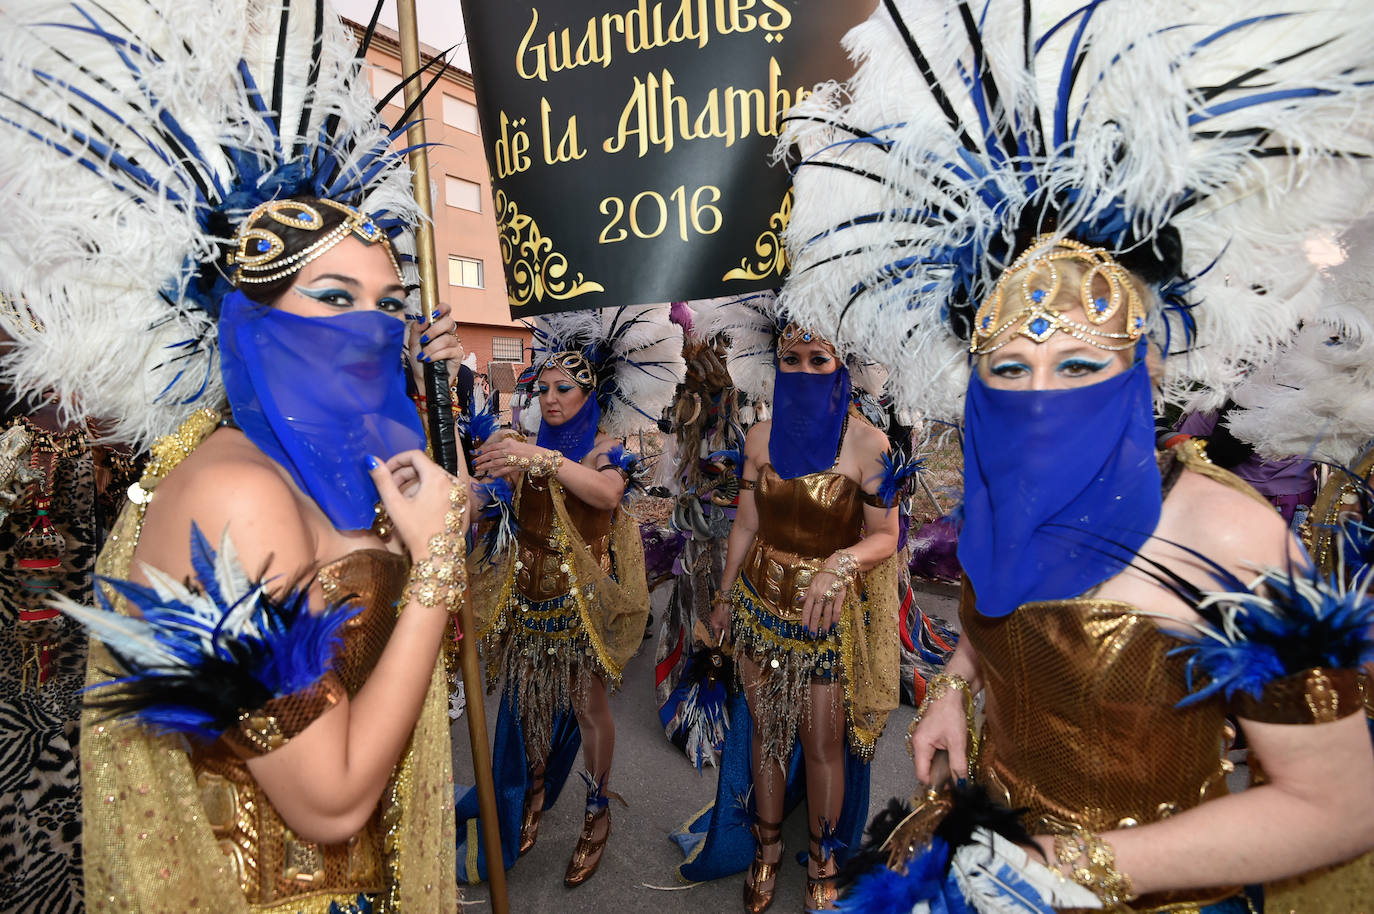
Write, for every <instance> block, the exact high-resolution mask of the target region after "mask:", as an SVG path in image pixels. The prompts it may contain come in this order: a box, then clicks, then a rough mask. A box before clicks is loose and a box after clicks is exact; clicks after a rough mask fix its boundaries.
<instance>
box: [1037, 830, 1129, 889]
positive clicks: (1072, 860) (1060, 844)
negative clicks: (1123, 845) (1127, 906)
mask: <svg viewBox="0 0 1374 914" xmlns="http://www.w3.org/2000/svg"><path fill="white" fill-rule="evenodd" d="M1054 856H1055V858H1056V859H1057V860H1058V861H1059V864H1060V865H1061V866H1062V867H1065V868H1067V869H1068V873H1069V875H1070V876H1071V877H1072V878H1073V881H1074V882H1076V883H1078V884H1079V885H1081V886H1083V887H1084V888H1085V889H1088V890H1089V891H1090V892H1092V893H1093V894H1094V895H1096V896H1097V897H1098V898H1100V899H1102V903H1103V904H1104V905H1119V904H1124V903H1125V902H1128V901H1130V900H1131V899H1133V898H1135V897H1136V896H1135V892H1134V888H1133V886H1132V885H1131V877H1130V876H1127V875H1126V874H1125V873H1123V872H1121V871H1120V870H1118V869H1117V868H1116V851H1114V850H1112V846H1111V845H1110V844H1108V843H1107V842H1106V841H1105V840H1103V838H1102V836H1101V835H1095V834H1093V833H1092V832H1090V831H1088V830H1087V829H1085V828H1082V827H1076V828H1074V830H1073V831H1072V832H1069V833H1067V834H1060V835H1055V836H1054Z"/></svg>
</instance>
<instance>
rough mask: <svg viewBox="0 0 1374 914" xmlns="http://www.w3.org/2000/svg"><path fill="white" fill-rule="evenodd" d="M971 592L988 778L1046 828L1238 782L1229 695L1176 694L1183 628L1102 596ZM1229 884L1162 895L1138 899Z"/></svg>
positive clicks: (1174, 804)
mask: <svg viewBox="0 0 1374 914" xmlns="http://www.w3.org/2000/svg"><path fill="white" fill-rule="evenodd" d="M966 595H967V594H966ZM971 604H972V601H970V600H967V599H966V600H965V601H963V605H962V606H961V608H960V618H961V620H962V622H963V629H964V636H965V637H967V638H969V639H970V642H971V643H972V645H973V647H974V649H975V651H976V652H977V654H978V660H979V668H980V670H981V671H982V673H983V677H984V686H985V690H984V694H985V695H986V696H987V699H986V702H987V703H986V707H985V711H986V720H985V722H984V725H983V745H982V748H981V750H980V754H979V759H978V772H977V780H978V781H979V782H980V783H982V784H983V785H984V786H986V787H987V788H988V789H989V790H990V792H991V793H992V796H993V798H994V799H996V800H999V801H1000V802H1002V803H1005V804H1006V805H1008V806H1011V807H1013V808H1022V807H1024V808H1027V809H1028V810H1029V812H1028V813H1027V815H1026V822H1027V825H1028V826H1029V827H1030V830H1031V831H1032V832H1033V833H1034V832H1045V831H1049V830H1051V829H1052V828H1053V827H1054V826H1056V825H1081V826H1083V827H1085V828H1087V829H1088V830H1089V831H1093V832H1102V831H1109V830H1112V829H1116V828H1122V827H1130V826H1133V825H1143V824H1146V823H1149V822H1155V821H1158V820H1160V819H1163V818H1165V817H1167V816H1170V815H1173V814H1174V813H1176V812H1179V811H1181V810H1185V809H1189V808H1191V807H1194V806H1197V805H1198V804H1199V803H1201V802H1202V801H1204V800H1207V799H1212V798H1214V797H1217V796H1220V795H1224V794H1225V793H1226V792H1227V789H1226V774H1227V772H1228V771H1229V769H1230V763H1229V762H1227V761H1225V759H1224V756H1223V751H1224V746H1223V739H1224V735H1223V731H1224V728H1225V725H1226V711H1227V708H1226V706H1225V705H1224V704H1223V703H1222V702H1221V701H1220V700H1217V699H1213V700H1210V701H1205V702H1201V703H1198V704H1196V705H1191V706H1189V707H1187V708H1179V707H1178V706H1177V705H1178V703H1179V702H1180V701H1181V700H1183V699H1184V698H1185V697H1186V696H1187V695H1188V693H1189V690H1188V688H1187V683H1186V681H1185V675H1184V663H1185V660H1184V658H1182V657H1178V656H1174V657H1170V656H1169V652H1170V651H1171V650H1172V649H1173V648H1175V647H1178V645H1179V643H1180V642H1179V641H1178V639H1176V638H1174V637H1171V636H1170V635H1168V634H1166V633H1164V632H1162V631H1160V629H1159V628H1157V627H1156V625H1155V622H1154V620H1152V619H1151V618H1149V617H1147V616H1145V615H1144V614H1142V613H1141V612H1139V611H1138V610H1137V609H1136V608H1135V607H1134V606H1131V605H1130V604H1127V603H1121V602H1117V601H1112V600H1097V599H1093V598H1090V597H1080V598H1076V599H1069V600H1053V601H1045V602H1041V603H1027V604H1025V605H1023V606H1021V607H1020V608H1018V609H1017V610H1016V611H1015V612H1014V613H1012V614H1011V615H1009V616H1005V617H1002V618H996V619H994V618H988V617H986V616H983V615H981V614H979V613H978V612H977V611H976V610H975V609H974V608H973V607H972V605H971ZM1228 894H1230V892H1229V891H1227V890H1224V889H1223V890H1210V891H1198V892H1189V893H1170V894H1169V895H1168V896H1167V897H1166V896H1163V895H1155V896H1149V897H1146V898H1142V899H1140V900H1139V901H1138V902H1135V903H1134V907H1135V908H1136V909H1139V910H1144V909H1148V908H1150V907H1152V906H1156V905H1161V904H1164V903H1166V902H1171V901H1183V900H1203V899H1204V897H1205V898H1207V899H1216V898H1224V897H1226V896H1227V895H1228Z"/></svg>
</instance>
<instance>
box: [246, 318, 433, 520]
mask: <svg viewBox="0 0 1374 914" xmlns="http://www.w3.org/2000/svg"><path fill="white" fill-rule="evenodd" d="M405 332H406V328H405V322H404V321H401V320H397V319H396V318H395V317H392V316H390V315H387V314H383V313H382V312H380V311H358V312H352V313H345V314H340V315H338V316H335V317H301V316H299V315H295V314H289V313H287V312H285V311H280V310H277V309H275V308H270V307H268V306H266V305H262V304H259V303H257V302H254V301H252V300H251V299H249V298H248V297H247V296H245V295H244V294H243V293H242V292H239V291H235V292H232V293H230V294H229V295H226V296H225V297H224V299H223V300H222V302H221V305H220V318H219V344H220V373H221V374H222V375H223V377H224V389H225V392H226V393H227V394H228V396H229V407H230V409H231V410H232V411H233V414H234V422H235V423H237V424H238V427H239V428H240V429H242V430H243V433H244V434H245V435H247V436H248V440H250V441H252V442H253V444H255V445H256V446H257V447H258V449H259V450H261V451H262V452H263V453H264V454H266V455H267V456H269V457H271V458H272V459H273V460H275V461H276V462H277V463H278V464H280V465H281V466H282V467H284V468H285V469H286V471H287V472H288V473H290V474H291V478H292V479H293V480H294V481H295V483H296V485H297V486H299V487H300V488H301V491H303V492H305V493H306V494H307V495H309V496H310V497H311V498H312V499H314V501H315V503H316V504H317V505H319V506H320V509H321V510H322V511H324V513H325V514H326V515H327V516H328V517H329V520H330V522H331V523H332V524H333V525H334V526H335V527H336V528H338V529H339V530H365V529H367V528H368V527H370V526H372V521H373V519H374V512H373V506H374V505H375V504H376V502H377V498H378V495H377V487H376V486H375V485H373V483H372V478H371V477H370V476H369V475H368V473H367V466H366V464H365V461H366V460H367V458H368V456H369V455H371V456H375V457H377V458H379V459H382V460H387V459H389V458H391V457H393V456H395V455H396V454H399V453H400V452H401V451H407V450H418V449H420V448H423V447H424V445H425V438H424V430H423V427H422V426H421V425H420V419H419V416H417V415H416V412H415V407H414V405H413V404H412V403H411V402H410V399H409V398H408V397H407V396H406V386H405V367H404V364H403V362H402V358H401V354H402V352H403V351H404V349H405Z"/></svg>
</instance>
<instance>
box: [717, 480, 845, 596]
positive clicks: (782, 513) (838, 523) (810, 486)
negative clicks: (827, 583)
mask: <svg viewBox="0 0 1374 914" xmlns="http://www.w3.org/2000/svg"><path fill="white" fill-rule="evenodd" d="M863 494H864V493H863V490H862V489H860V488H859V484H858V483H857V482H855V481H854V480H852V479H850V478H849V477H848V476H843V475H841V474H839V473H830V472H826V473H810V474H808V475H806V476H798V477H797V478H795V479H783V478H782V477H781V476H779V475H778V474H777V471H776V470H774V469H773V466H772V464H764V465H763V467H762V468H761V469H760V471H759V478H758V480H757V482H755V485H754V505H755V506H756V508H757V510H758V515H759V528H758V533H757V534H755V536H754V543H753V545H752V546H750V547H749V553H748V554H747V555H746V556H745V559H744V565H743V567H742V571H743V573H744V575H745V577H747V578H748V579H749V583H750V584H752V585H753V586H754V589H755V591H757V593H758V594H759V596H761V597H763V599H764V600H765V601H767V603H769V604H770V606H771V607H772V608H773V609H774V610H775V611H776V612H777V614H778V615H779V616H781V617H782V618H784V619H794V618H800V617H801V605H802V602H803V601H804V600H805V599H806V588H807V587H809V586H810V585H811V578H812V577H813V576H814V575H815V574H816V572H817V571H818V570H820V568H821V566H822V564H823V563H824V562H825V560H826V559H827V558H829V557H830V555H831V553H833V552H834V551H835V550H837V549H844V548H846V547H848V546H852V545H854V544H855V543H857V542H858V541H859V535H860V533H862V531H863V520H864V508H863Z"/></svg>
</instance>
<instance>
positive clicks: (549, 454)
mask: <svg viewBox="0 0 1374 914" xmlns="http://www.w3.org/2000/svg"><path fill="white" fill-rule="evenodd" d="M506 465H507V466H513V467H519V468H520V469H522V470H524V471H525V472H526V473H528V474H529V475H530V476H533V477H535V478H541V477H544V476H557V475H558V470H559V469H560V468H561V467H562V466H563V455H562V454H561V453H559V452H558V451H545V452H544V453H542V454H539V455H538V456H535V457H520V456H517V455H515V454H507V455H506Z"/></svg>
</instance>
